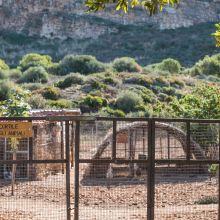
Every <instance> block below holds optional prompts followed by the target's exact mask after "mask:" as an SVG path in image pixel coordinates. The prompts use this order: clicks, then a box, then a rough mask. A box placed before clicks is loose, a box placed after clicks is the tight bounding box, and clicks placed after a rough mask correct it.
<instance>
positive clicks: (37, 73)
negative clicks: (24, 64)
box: [18, 67, 48, 83]
mask: <svg viewBox="0 0 220 220" xmlns="http://www.w3.org/2000/svg"><path fill="white" fill-rule="evenodd" d="M47 81H48V74H47V72H46V70H45V69H44V68H43V67H30V68H29V69H28V70H26V71H25V72H24V73H23V75H22V76H21V78H20V79H19V80H18V83H37V82H39V83H46V82H47Z"/></svg>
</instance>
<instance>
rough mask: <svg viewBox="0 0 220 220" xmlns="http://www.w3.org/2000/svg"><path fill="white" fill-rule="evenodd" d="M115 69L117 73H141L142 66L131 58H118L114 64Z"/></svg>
mask: <svg viewBox="0 0 220 220" xmlns="http://www.w3.org/2000/svg"><path fill="white" fill-rule="evenodd" d="M112 67H113V69H115V70H116V71H117V72H141V71H142V68H141V66H140V65H139V64H138V63H136V61H135V60H134V59H132V58H130V57H121V58H116V59H115V60H114V61H113V64H112Z"/></svg>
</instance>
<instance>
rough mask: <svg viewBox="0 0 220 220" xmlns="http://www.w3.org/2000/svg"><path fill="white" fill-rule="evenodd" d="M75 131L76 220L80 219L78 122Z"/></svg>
mask: <svg viewBox="0 0 220 220" xmlns="http://www.w3.org/2000/svg"><path fill="white" fill-rule="evenodd" d="M75 129H76V131H75V170H74V172H75V180H74V181H75V194H74V220H78V219H79V147H80V121H76V128H75Z"/></svg>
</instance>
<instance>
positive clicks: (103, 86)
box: [91, 81, 107, 89]
mask: <svg viewBox="0 0 220 220" xmlns="http://www.w3.org/2000/svg"><path fill="white" fill-rule="evenodd" d="M91 86H92V88H93V89H106V87H107V86H106V84H104V83H102V82H99V81H92V82H91Z"/></svg>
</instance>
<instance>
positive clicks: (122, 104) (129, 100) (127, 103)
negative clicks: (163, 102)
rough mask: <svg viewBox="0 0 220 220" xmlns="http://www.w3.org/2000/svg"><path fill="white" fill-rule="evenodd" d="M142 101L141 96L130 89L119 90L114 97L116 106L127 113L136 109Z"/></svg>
mask: <svg viewBox="0 0 220 220" xmlns="http://www.w3.org/2000/svg"><path fill="white" fill-rule="evenodd" d="M142 103H143V100H142V98H141V97H140V96H139V95H138V94H136V93H134V92H132V91H129V90H127V91H123V92H121V93H120V94H119V95H118V97H117V99H116V103H115V104H116V107H117V108H118V109H121V110H122V111H124V112H126V113H129V112H132V111H135V110H136V107H137V106H138V105H141V104H142Z"/></svg>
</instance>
